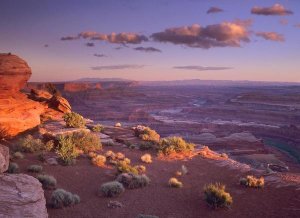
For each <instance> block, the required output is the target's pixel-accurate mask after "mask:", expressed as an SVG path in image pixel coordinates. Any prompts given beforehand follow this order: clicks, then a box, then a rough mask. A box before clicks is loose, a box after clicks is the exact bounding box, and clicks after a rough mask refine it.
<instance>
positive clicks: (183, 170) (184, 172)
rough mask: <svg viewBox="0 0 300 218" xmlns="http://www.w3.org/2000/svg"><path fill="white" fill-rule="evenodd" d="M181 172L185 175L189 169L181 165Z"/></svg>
mask: <svg viewBox="0 0 300 218" xmlns="http://www.w3.org/2000/svg"><path fill="white" fill-rule="evenodd" d="M181 172H182V174H183V175H186V174H187V173H188V172H189V171H188V169H187V168H186V166H185V165H182V166H181Z"/></svg>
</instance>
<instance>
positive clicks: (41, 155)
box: [37, 151, 46, 162]
mask: <svg viewBox="0 0 300 218" xmlns="http://www.w3.org/2000/svg"><path fill="white" fill-rule="evenodd" d="M37 158H38V160H39V161H41V162H45V161H46V154H45V152H43V151H42V152H40V153H39V154H38V155H37Z"/></svg>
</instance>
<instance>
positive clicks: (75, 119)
mask: <svg viewBox="0 0 300 218" xmlns="http://www.w3.org/2000/svg"><path fill="white" fill-rule="evenodd" d="M63 118H64V121H65V122H66V126H67V127H71V128H84V127H85V125H86V121H85V119H84V118H83V116H81V115H80V114H78V113H75V112H70V113H66V114H64V116H63Z"/></svg>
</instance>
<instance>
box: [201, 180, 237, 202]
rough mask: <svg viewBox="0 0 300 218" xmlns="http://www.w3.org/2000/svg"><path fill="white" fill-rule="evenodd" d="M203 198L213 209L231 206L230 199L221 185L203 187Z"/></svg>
mask: <svg viewBox="0 0 300 218" xmlns="http://www.w3.org/2000/svg"><path fill="white" fill-rule="evenodd" d="M204 197H205V201H206V202H207V203H208V204H209V205H210V206H211V207H213V208H218V207H229V206H230V205H231V204H232V197H231V196H230V194H229V193H228V192H226V191H225V185H223V184H221V183H215V184H212V183H211V184H209V185H205V186H204Z"/></svg>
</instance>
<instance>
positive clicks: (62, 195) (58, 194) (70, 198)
mask: <svg viewBox="0 0 300 218" xmlns="http://www.w3.org/2000/svg"><path fill="white" fill-rule="evenodd" d="M79 203H80V197H79V196H78V195H76V194H72V193H71V192H68V191H66V190H64V189H56V190H55V191H54V192H53V193H52V195H51V199H50V205H51V207H53V208H63V207H68V206H71V205H75V204H79Z"/></svg>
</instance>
